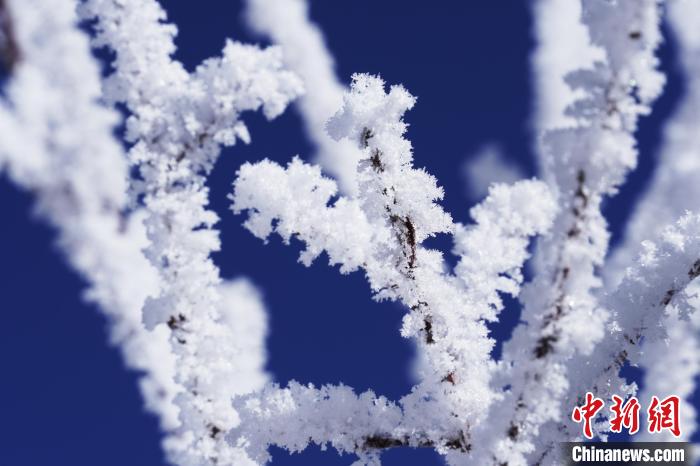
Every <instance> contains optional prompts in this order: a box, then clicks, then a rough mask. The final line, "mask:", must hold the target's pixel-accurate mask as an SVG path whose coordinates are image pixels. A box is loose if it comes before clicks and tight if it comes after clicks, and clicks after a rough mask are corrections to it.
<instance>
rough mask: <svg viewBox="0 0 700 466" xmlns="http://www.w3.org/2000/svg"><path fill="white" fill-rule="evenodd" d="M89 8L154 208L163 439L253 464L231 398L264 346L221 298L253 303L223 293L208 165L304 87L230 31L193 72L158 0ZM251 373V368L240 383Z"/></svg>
mask: <svg viewBox="0 0 700 466" xmlns="http://www.w3.org/2000/svg"><path fill="white" fill-rule="evenodd" d="M81 12H82V15H83V17H84V18H86V19H88V20H91V24H92V25H93V27H94V29H95V33H96V41H95V44H96V46H107V47H109V48H111V49H112V50H113V51H114V52H115V54H116V58H115V61H114V64H113V66H114V72H113V73H112V75H111V76H110V77H109V78H108V79H107V82H106V85H105V90H104V92H105V96H106V98H107V99H108V100H109V101H111V102H114V103H120V104H124V105H125V106H126V108H127V109H128V111H129V113H130V116H129V118H128V120H127V128H126V129H127V131H126V139H127V141H129V142H130V143H132V147H131V149H130V151H129V158H130V161H131V163H132V165H133V166H134V167H136V168H138V172H139V176H140V177H139V179H137V180H135V181H134V183H133V184H132V200H133V202H137V203H143V205H144V206H145V208H146V210H147V212H148V217H147V218H146V227H147V233H148V238H149V239H150V241H151V243H150V245H149V247H148V248H147V249H146V254H147V255H148V257H149V259H150V261H151V263H152V264H153V265H154V266H155V267H156V268H157V269H158V271H159V274H160V277H161V280H162V282H163V288H162V290H161V292H160V294H159V295H158V296H157V297H155V298H154V299H151V300H149V301H148V302H147V303H146V306H145V308H144V319H145V321H146V324H147V325H148V326H149V327H153V328H159V327H165V328H167V332H168V334H169V341H170V346H171V348H172V351H173V353H174V354H175V357H176V363H177V365H176V368H177V371H176V374H175V376H176V381H177V383H178V384H179V385H180V387H181V390H180V393H179V394H178V396H177V398H176V399H175V402H176V404H177V406H178V408H179V411H180V412H179V418H178V420H179V426H177V428H175V429H171V430H170V431H169V436H168V437H167V438H166V441H165V448H166V451H167V453H168V456H169V458H170V460H171V461H172V462H174V463H175V464H178V465H180V466H187V465H193V466H194V465H197V466H199V465H201V464H204V462H206V464H217V465H219V466H222V465H242V464H250V463H251V461H250V459H249V458H248V457H247V455H246V454H245V452H244V451H243V450H242V449H241V448H240V447H239V446H237V445H232V444H229V443H228V442H227V441H226V440H225V438H224V433H225V432H226V431H227V430H229V429H231V428H233V427H234V426H236V425H237V423H238V416H237V413H236V412H235V410H234V409H233V407H232V404H231V398H232V397H233V396H235V395H237V394H240V393H242V392H240V390H244V391H248V390H250V389H253V388H256V387H257V386H258V385H259V384H260V383H261V382H262V381H264V379H265V376H264V374H263V373H262V371H261V367H262V359H263V354H264V353H262V350H263V346H262V342H258V344H257V345H253V346H250V345H249V344H248V345H247V346H246V344H245V342H239V341H235V336H236V335H239V336H240V334H239V331H238V330H236V329H235V327H236V326H237V325H242V323H238V322H236V321H235V320H234V319H232V318H231V316H235V313H234V314H231V312H235V311H227V310H226V309H225V308H223V306H224V305H228V306H232V307H234V308H235V307H236V306H248V305H247V304H246V303H245V302H239V303H236V302H226V303H222V295H221V289H220V288H219V285H220V282H221V279H220V276H219V270H218V268H217V267H216V265H215V264H214V263H213V261H212V260H211V258H210V255H211V253H212V252H213V251H216V250H218V249H219V247H220V244H219V238H218V231H217V230H216V229H215V228H214V224H215V223H216V222H217V221H218V218H217V216H216V214H215V213H214V212H213V211H211V210H209V209H208V207H207V205H208V189H207V187H206V177H207V175H208V174H209V172H210V171H211V170H212V167H213V165H214V163H215V161H216V159H217V158H218V156H219V154H220V151H221V147H222V146H232V145H234V144H235V143H236V141H237V140H238V139H241V140H243V141H244V142H249V140H250V135H249V134H248V130H247V128H246V126H245V124H244V123H243V122H242V121H241V119H240V118H241V113H243V112H245V111H257V110H261V111H262V112H263V113H264V114H265V116H266V117H267V118H268V119H272V118H274V117H276V116H278V115H279V114H280V113H282V111H283V110H284V109H285V107H286V106H287V105H288V103H289V102H290V101H291V100H292V99H294V98H295V97H296V96H297V95H299V94H300V92H301V91H302V87H301V82H300V81H299V79H298V78H297V77H296V76H295V75H294V74H293V73H291V72H290V71H287V70H285V69H284V68H283V65H282V57H281V52H280V50H279V49H278V48H268V49H260V48H258V47H256V46H250V45H243V44H240V43H237V42H233V41H227V42H226V44H225V46H224V49H223V52H222V55H221V57H217V58H211V59H208V60H205V61H204V62H203V63H202V64H200V65H199V66H198V67H197V68H196V69H195V71H194V72H193V73H188V72H187V71H186V70H185V69H184V67H183V66H182V64H181V63H179V62H177V61H175V60H173V59H172V54H173V53H174V51H175V45H174V42H173V39H174V36H175V33H176V29H175V27H174V26H173V25H171V24H168V23H166V22H165V18H166V15H165V12H164V11H163V9H162V8H161V6H160V5H159V4H158V3H157V2H156V1H153V0H149V1H145V2H144V1H138V0H119V1H116V0H89V1H87V2H85V3H84V4H83V5H82V9H81ZM227 296H228V297H229V298H231V297H232V296H234V297H235V295H231V294H230V293H227ZM248 308H250V310H251V312H256V311H260V309H261V308H260V307H259V306H253V307H250V306H248ZM260 337H262V335H260ZM253 349H255V350H256V351H255V352H250V351H246V350H253ZM254 372H257V374H254ZM246 375H247V376H248V377H250V380H249V381H248V382H247V383H241V381H239V380H238V378H239V377H242V376H246Z"/></svg>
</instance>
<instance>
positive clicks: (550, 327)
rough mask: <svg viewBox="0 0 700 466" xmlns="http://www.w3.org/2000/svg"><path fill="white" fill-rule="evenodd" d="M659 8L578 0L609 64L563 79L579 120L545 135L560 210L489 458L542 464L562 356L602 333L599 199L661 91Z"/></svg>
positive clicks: (542, 247) (611, 189)
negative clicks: (577, 93)
mask: <svg viewBox="0 0 700 466" xmlns="http://www.w3.org/2000/svg"><path fill="white" fill-rule="evenodd" d="M658 9H659V8H658V5H657V1H656V0H649V1H637V0H625V1H619V2H616V3H611V2H607V1H604V0H584V1H583V2H582V21H583V24H584V25H585V26H586V27H587V29H588V32H589V34H590V37H591V40H592V41H593V43H594V44H595V45H596V46H598V47H601V48H602V49H603V51H604V53H605V61H600V62H597V63H596V65H595V67H594V68H593V69H590V70H579V71H577V72H575V73H572V74H570V75H569V76H568V77H567V80H568V83H569V85H570V86H572V87H573V88H575V89H581V90H582V91H584V93H585V94H584V97H583V98H581V99H579V100H577V101H576V102H575V103H574V104H573V105H571V106H570V107H569V109H568V112H569V115H570V116H572V117H573V118H575V119H576V120H577V122H578V126H575V127H571V128H564V129H554V130H550V131H547V132H546V133H545V134H544V136H543V141H542V148H541V154H542V167H543V169H544V176H545V178H546V179H547V180H548V181H549V183H550V185H551V186H552V187H553V188H554V189H556V191H557V192H558V199H557V201H558V204H559V206H560V207H561V210H560V213H559V215H558V216H557V219H556V220H555V224H554V228H553V234H552V235H551V236H549V237H547V238H545V239H544V240H543V241H541V242H540V243H539V245H538V246H539V247H538V254H537V257H536V259H537V260H536V271H537V274H538V276H537V278H536V279H535V281H534V282H533V284H532V285H530V286H529V287H528V289H527V290H526V291H525V293H523V303H524V310H523V320H524V321H525V322H527V325H526V326H521V327H519V328H518V329H516V332H515V334H514V337H513V339H512V341H511V342H509V344H508V345H506V347H505V351H504V364H503V369H504V372H505V373H506V374H507V377H508V384H509V385H510V387H509V389H508V390H507V392H506V401H505V402H504V403H502V404H500V405H499V406H498V409H497V410H496V411H494V412H492V413H491V414H490V416H492V417H493V418H495V419H496V420H498V421H497V422H495V423H493V425H491V426H489V427H488V428H485V429H483V431H482V434H481V435H482V436H483V437H482V438H483V442H478V443H479V444H480V445H487V446H489V447H488V450H489V451H488V452H484V453H483V454H484V455H486V456H490V457H491V459H490V461H493V462H494V463H497V464H500V463H507V464H508V465H509V466H514V465H524V464H526V463H527V461H528V460H527V459H526V455H528V454H534V457H531V458H530V460H529V461H531V462H537V461H538V458H539V456H540V455H541V453H540V452H536V450H537V449H538V448H539V449H542V448H545V449H546V448H548V447H547V446H545V445H548V444H549V443H548V442H547V441H544V443H540V444H538V443H537V439H538V436H539V432H540V427H541V426H542V425H543V424H545V423H546V422H548V421H558V420H559V419H560V418H561V417H562V416H563V415H562V408H563V406H562V404H561V403H562V401H563V398H564V397H565V395H566V393H567V389H568V387H569V381H568V380H567V378H568V377H569V376H570V375H571V372H572V371H576V370H578V368H574V369H571V370H569V368H568V366H569V363H568V361H569V360H570V358H571V357H572V356H573V355H574V354H578V353H580V354H588V353H590V352H591V351H592V350H593V348H594V347H595V345H596V344H597V343H598V342H599V341H600V340H601V339H602V338H603V336H604V333H603V332H604V322H605V320H606V317H607V315H606V314H607V313H606V311H605V310H603V309H600V308H599V306H598V304H597V300H596V297H595V295H594V291H595V290H596V289H597V288H598V287H599V286H600V279H599V277H598V276H597V272H596V268H598V267H600V266H601V265H602V263H603V259H604V258H605V254H606V251H607V244H608V233H607V225H606V222H605V220H604V218H603V217H602V215H601V211H600V206H601V203H602V201H603V199H604V198H605V196H609V195H611V194H614V193H615V192H616V189H617V187H618V185H619V184H620V183H621V182H622V181H623V180H624V178H625V176H626V174H627V172H628V171H629V170H630V169H631V168H632V167H634V165H635V163H636V155H637V152H636V148H635V141H634V138H633V133H634V131H635V129H636V126H637V120H638V118H639V116H640V115H642V114H645V113H648V111H649V104H650V103H651V102H652V101H653V99H654V98H655V97H656V96H657V95H658V94H659V92H660V90H661V88H662V84H663V76H662V75H661V74H660V73H658V72H657V71H656V69H655V67H656V65H657V62H658V60H657V59H656V57H655V56H654V50H655V48H656V46H657V44H658V42H659V39H660V33H659V11H658ZM503 385H505V384H503ZM513 412H514V413H515V414H510V413H513ZM499 431H500V432H499ZM484 461H488V458H486V457H485V458H484Z"/></svg>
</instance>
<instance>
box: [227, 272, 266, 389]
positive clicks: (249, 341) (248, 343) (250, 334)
mask: <svg viewBox="0 0 700 466" xmlns="http://www.w3.org/2000/svg"><path fill="white" fill-rule="evenodd" d="M219 294H220V295H221V300H220V301H219V308H220V312H221V317H222V324H223V325H225V326H226V327H227V328H228V329H229V331H230V332H231V334H230V338H231V341H232V342H235V346H236V350H237V351H238V354H237V355H236V357H235V358H234V359H233V360H231V361H230V362H231V364H233V365H234V366H235V368H233V369H232V370H231V372H232V375H233V379H232V380H231V384H232V390H233V394H239V393H250V392H253V391H255V390H258V389H260V388H262V387H263V386H264V385H265V383H266V382H267V381H268V377H267V374H266V373H265V361H266V354H267V350H266V349H265V339H266V338H267V314H266V310H265V304H264V302H263V298H262V296H261V294H260V291H258V289H257V288H256V287H255V285H253V284H252V283H251V282H250V281H249V280H247V279H245V278H237V279H235V280H225V281H223V282H221V284H220V285H219Z"/></svg>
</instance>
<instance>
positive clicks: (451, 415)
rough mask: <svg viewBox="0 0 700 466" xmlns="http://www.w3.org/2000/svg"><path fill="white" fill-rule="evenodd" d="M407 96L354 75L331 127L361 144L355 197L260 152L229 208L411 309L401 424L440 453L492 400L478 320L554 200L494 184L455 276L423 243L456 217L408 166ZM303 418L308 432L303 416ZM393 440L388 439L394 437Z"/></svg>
mask: <svg viewBox="0 0 700 466" xmlns="http://www.w3.org/2000/svg"><path fill="white" fill-rule="evenodd" d="M413 103H414V99H413V97H412V96H410V94H408V92H406V90H405V89H403V88H402V87H400V86H394V87H392V88H391V89H390V90H389V92H388V93H387V92H385V90H384V83H383V82H382V81H381V80H380V79H379V78H376V77H372V76H368V75H356V76H355V77H354V78H353V85H352V88H351V91H350V92H349V94H347V96H346V98H345V105H344V107H343V109H342V110H341V111H340V112H339V113H337V114H336V116H335V117H334V118H333V119H332V120H331V121H330V122H329V125H328V127H329V132H330V134H331V135H332V136H334V137H337V138H340V137H344V138H349V139H350V140H352V141H355V143H356V144H358V146H359V147H360V149H361V150H362V154H363V158H362V159H361V160H360V162H359V164H358V167H357V170H358V175H357V179H358V183H359V186H358V188H357V192H358V196H357V198H354V199H348V198H345V197H340V198H339V199H337V200H336V201H335V202H333V203H331V198H332V197H333V196H335V195H336V192H337V188H336V185H335V183H334V182H333V181H332V180H330V179H327V178H323V177H322V176H321V172H320V169H319V168H318V167H313V166H309V165H306V164H304V163H303V162H301V161H300V160H299V159H295V160H293V161H292V162H291V163H290V164H289V166H288V167H287V168H286V169H284V168H282V167H280V166H279V165H277V164H275V163H272V162H269V161H263V162H261V163H258V164H255V165H251V164H246V165H244V166H243V167H241V170H240V172H239V174H238V178H237V180H236V182H235V185H234V194H233V197H232V198H233V201H234V202H233V210H234V212H241V211H244V210H247V211H248V212H249V218H248V220H247V221H246V222H245V226H246V227H247V228H248V229H249V230H250V231H251V232H252V233H253V234H255V235H256V236H258V237H260V238H263V239H266V238H267V237H268V236H269V235H270V234H271V233H273V232H276V233H278V234H279V235H280V236H281V237H282V238H283V239H284V240H285V241H286V242H288V241H289V240H290V239H291V238H292V237H298V238H299V239H300V240H302V241H303V242H304V243H305V244H306V250H304V251H303V252H302V254H301V257H300V260H301V261H302V262H303V263H304V264H306V265H308V264H310V262H311V261H312V260H313V259H315V258H316V257H317V256H318V255H319V254H320V253H321V252H323V251H325V252H327V253H328V256H329V262H330V263H331V264H339V265H340V271H341V272H343V273H348V272H351V271H354V270H357V269H358V268H362V269H364V271H365V273H366V276H367V278H368V280H369V282H370V286H371V288H372V290H373V291H374V293H375V299H390V300H396V301H400V302H402V303H403V304H404V305H405V306H406V307H407V308H408V309H410V313H409V314H407V315H406V317H405V318H404V325H403V329H402V335H404V336H405V337H413V338H414V339H415V340H416V341H417V342H418V344H419V346H420V348H421V349H422V356H421V357H422V361H421V364H420V367H421V369H420V375H421V377H422V382H421V383H420V384H419V385H418V386H416V387H414V389H413V391H412V393H410V394H408V395H407V396H405V397H404V398H403V399H402V400H401V403H400V404H401V407H402V410H403V413H404V420H403V422H404V425H405V426H406V427H407V428H411V429H413V430H414V431H416V432H420V433H421V440H420V442H423V443H425V442H430V443H431V444H432V445H434V446H435V448H437V449H438V450H441V451H442V452H447V451H454V450H457V451H461V452H462V453H466V452H468V451H469V450H470V449H471V445H470V444H469V440H468V435H469V434H468V432H469V425H473V424H475V423H478V421H479V420H481V419H482V417H483V414H484V411H485V408H486V407H487V406H488V405H489V404H490V403H491V402H492V401H493V393H492V392H491V391H490V390H489V388H488V385H489V375H490V362H489V352H490V350H491V347H492V344H493V341H492V340H491V339H490V338H488V336H487V330H486V327H485V325H484V321H483V320H484V319H494V318H495V316H496V315H497V313H498V311H500V309H501V308H502V303H501V302H500V299H499V298H498V294H497V292H499V291H500V292H506V293H511V294H517V292H518V290H519V284H520V282H521V280H522V277H521V274H520V272H519V269H520V267H521V266H522V263H523V262H524V261H525V259H526V258H527V252H526V249H527V244H528V237H530V236H532V235H535V234H538V233H542V232H543V231H545V230H546V229H547V228H548V227H549V225H550V223H551V220H552V218H553V215H554V211H555V205H554V203H553V201H552V199H551V197H550V195H549V192H548V191H547V189H546V188H545V187H544V185H543V184H542V183H539V182H536V181H523V182H520V183H518V184H516V185H515V186H513V187H507V186H505V185H502V186H496V187H494V188H493V189H492V191H491V193H490V196H489V197H488V198H487V199H486V201H484V203H483V204H482V205H480V206H478V207H477V208H475V209H474V210H473V211H472V216H473V217H474V219H475V220H476V221H477V226H474V227H470V228H465V227H459V228H458V234H457V238H456V246H455V252H456V253H457V254H459V255H461V256H462V260H461V261H460V263H459V265H458V266H457V268H456V270H455V272H456V275H452V274H450V273H449V272H447V271H446V270H445V265H444V263H443V259H442V255H441V253H440V252H439V251H436V250H431V249H427V248H425V247H424V246H423V245H422V243H423V241H424V240H425V239H427V238H428V237H430V236H433V235H435V234H437V233H441V232H453V231H454V230H455V227H454V226H453V224H452V222H451V219H450V217H449V216H448V215H447V214H446V213H445V212H444V211H443V210H442V208H441V207H440V206H439V205H438V204H437V203H436V202H435V201H436V200H439V199H440V198H441V197H442V190H441V189H440V188H438V187H437V186H436V184H435V180H434V178H432V177H431V176H430V175H428V174H427V173H426V172H425V171H423V170H417V169H414V168H412V154H411V146H410V143H409V142H408V141H407V140H406V139H404V138H403V135H404V132H405V130H406V125H405V123H404V122H403V119H402V117H403V114H404V112H405V111H406V110H407V109H409V108H410V107H412V106H413ZM499 240H500V241H499ZM299 422H301V425H300V426H299V428H298V430H301V431H304V427H305V426H304V421H303V419H302V420H300V421H299ZM376 434H377V433H376V432H366V433H365V435H366V436H367V437H370V436H374V435H376ZM326 435H328V436H329V437H327V438H326V439H325V440H324V441H331V440H330V438H333V437H332V436H334V435H337V433H335V432H327V433H326ZM270 437H272V436H267V437H266V438H270ZM391 438H394V440H395V441H394V442H393V443H394V446H401V445H402V442H398V441H396V437H391ZM455 439H457V440H458V444H457V445H455ZM459 439H462V440H459ZM420 442H419V441H417V440H415V439H413V440H410V439H409V441H408V444H415V443H420ZM389 443H392V442H389ZM448 444H449V445H448ZM455 446H457V447H458V448H454V447H455Z"/></svg>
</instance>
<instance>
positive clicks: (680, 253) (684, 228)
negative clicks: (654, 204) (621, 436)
mask: <svg viewBox="0 0 700 466" xmlns="http://www.w3.org/2000/svg"><path fill="white" fill-rule="evenodd" d="M698 276H700V215H697V214H686V215H685V216H683V217H682V218H681V219H680V220H679V221H678V222H677V223H676V224H675V225H672V226H669V227H667V228H666V229H665V230H664V231H663V233H662V234H661V235H660V237H659V238H658V239H655V240H654V242H651V241H645V242H644V243H643V250H642V252H641V254H640V256H639V258H638V260H637V263H636V265H634V266H631V267H629V268H628V269H627V271H626V273H625V276H624V278H623V280H622V282H621V283H620V285H619V286H618V287H617V289H616V290H615V291H614V293H612V294H611V295H610V296H608V297H607V298H606V299H605V300H604V303H603V305H604V306H605V307H606V308H607V309H608V310H609V312H610V316H611V319H610V323H609V324H608V331H609V332H610V335H609V337H608V338H606V339H605V340H604V341H602V342H600V343H599V344H598V345H597V346H596V349H595V351H594V352H593V353H592V354H591V356H590V357H587V358H585V361H584V360H583V357H581V356H579V358H580V360H579V361H576V362H577V364H576V367H578V369H579V372H578V373H577V374H576V378H575V379H573V383H572V389H571V390H570V398H572V399H573V400H576V398H577V397H580V396H581V393H584V392H585V391H587V390H588V391H593V392H595V393H596V396H598V397H600V398H604V399H605V398H609V397H610V396H611V395H612V394H614V393H621V392H624V391H629V390H628V389H627V383H626V382H625V381H624V379H622V378H621V377H620V376H619V374H618V372H619V370H620V368H621V367H622V365H623V364H624V363H625V362H626V361H630V362H631V363H632V364H636V363H637V362H638V359H639V357H640V354H641V352H642V351H643V349H642V348H643V347H642V343H643V342H645V341H652V342H653V341H658V340H659V339H660V338H664V337H665V336H666V330H665V328H664V322H665V319H667V318H669V316H668V314H667V313H666V309H667V308H668V306H669V305H670V306H672V307H674V308H675V310H674V313H680V314H681V315H682V314H683V310H684V309H685V310H687V309H688V302H687V301H688V299H689V298H690V296H689V295H688V294H687V293H686V288H687V287H688V285H689V284H690V283H691V282H692V281H693V280H695V279H696V278H697V277H698ZM686 318H687V316H686ZM632 388H633V387H632ZM603 432H604V431H603Z"/></svg>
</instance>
